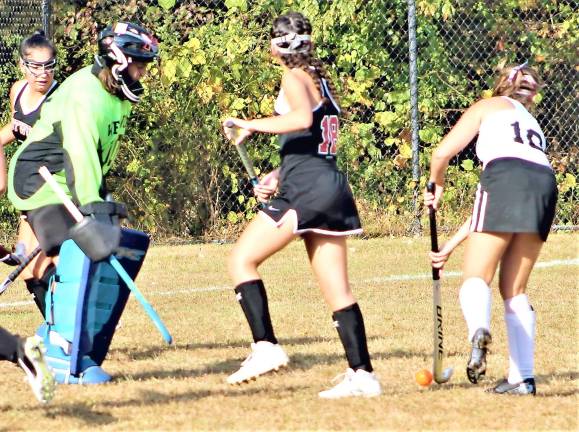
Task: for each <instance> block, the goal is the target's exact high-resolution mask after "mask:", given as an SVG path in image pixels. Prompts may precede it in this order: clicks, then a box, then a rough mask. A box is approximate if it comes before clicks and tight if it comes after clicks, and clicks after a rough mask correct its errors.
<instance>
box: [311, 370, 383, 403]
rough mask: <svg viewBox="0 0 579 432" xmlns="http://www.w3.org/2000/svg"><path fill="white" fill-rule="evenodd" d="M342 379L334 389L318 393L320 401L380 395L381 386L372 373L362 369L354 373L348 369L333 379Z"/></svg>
mask: <svg viewBox="0 0 579 432" xmlns="http://www.w3.org/2000/svg"><path fill="white" fill-rule="evenodd" d="M342 377H344V379H343V380H342V381H341V382H339V383H338V384H337V385H336V386H335V387H332V388H331V389H329V390H324V391H322V392H320V393H318V396H320V397H321V398H322V399H339V398H343V397H351V396H363V397H374V396H379V395H381V394H382V386H380V382H379V381H378V379H377V378H376V375H374V373H373V372H366V371H365V370H363V369H358V370H357V371H354V370H353V369H350V368H348V370H347V371H346V373H344V374H341V375H338V376H337V377H336V378H334V380H333V381H335V380H336V379H340V378H342Z"/></svg>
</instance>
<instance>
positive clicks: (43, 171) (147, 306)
mask: <svg viewBox="0 0 579 432" xmlns="http://www.w3.org/2000/svg"><path fill="white" fill-rule="evenodd" d="M38 172H39V174H40V175H41V176H42V178H43V179H44V180H45V181H46V183H47V184H48V185H49V186H50V188H51V189H52V190H53V191H54V193H56V195H58V197H59V198H60V200H61V201H62V203H63V204H64V206H65V207H66V209H67V210H68V212H69V213H70V215H71V216H72V217H73V219H74V220H75V221H76V222H77V223H78V222H81V221H82V220H83V218H84V215H83V214H82V213H81V212H80V210H79V209H78V208H77V207H76V206H75V205H74V203H73V202H72V200H71V199H70V198H69V197H68V196H67V195H66V193H65V192H64V191H63V190H62V188H61V187H60V185H59V184H58V183H57V182H56V180H55V179H54V177H52V174H50V171H48V169H47V168H46V167H45V166H43V167H40V169H39V170H38ZM109 263H110V264H111V266H113V268H114V269H115V270H116V272H117V273H118V275H119V276H120V277H121V279H122V280H123V281H124V282H125V284H126V285H127V287H128V288H129V289H130V290H131V292H132V293H133V294H134V296H135V297H136V299H137V300H138V301H139V303H140V304H141V306H142V307H143V309H144V310H145V312H146V313H147V315H148V316H149V318H150V319H151V321H153V324H155V326H156V327H157V329H158V330H159V332H160V333H161V336H163V339H164V340H165V342H167V343H168V344H171V343H172V342H173V337H172V336H171V334H170V333H169V330H168V329H167V326H165V324H164V323H163V321H162V320H161V317H160V316H159V314H158V313H157V311H155V309H154V308H153V306H151V303H149V302H148V301H147V299H146V298H145V296H143V294H142V293H141V291H140V290H139V289H138V288H137V286H136V285H135V282H134V281H133V279H131V277H130V276H129V275H128V273H127V272H126V271H125V269H124V268H123V266H122V265H121V263H120V262H119V260H117V258H116V257H115V256H114V255H110V256H109Z"/></svg>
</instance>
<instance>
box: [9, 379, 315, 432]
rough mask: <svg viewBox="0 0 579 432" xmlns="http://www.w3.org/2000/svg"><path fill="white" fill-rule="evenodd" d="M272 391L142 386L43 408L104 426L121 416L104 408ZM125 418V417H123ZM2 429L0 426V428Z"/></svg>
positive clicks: (55, 415)
mask: <svg viewBox="0 0 579 432" xmlns="http://www.w3.org/2000/svg"><path fill="white" fill-rule="evenodd" d="M306 388H307V387H306V386H289V387H283V388H279V389H276V396H278V397H279V396H280V395H282V396H283V395H286V394H287V396H288V397H291V395H292V394H293V393H295V392H296V391H301V390H304V389H306ZM270 393H271V389H267V388H255V387H253V388H252V387H244V388H240V387H235V388H228V389H227V390H225V389H217V390H215V391H209V390H199V391H188V392H184V393H177V394H175V393H167V394H165V393H162V392H158V391H153V390H144V391H142V392H141V393H140V395H139V397H137V398H131V399H125V400H115V401H110V400H109V401H106V400H105V401H102V402H100V403H96V404H95V403H93V404H88V403H85V402H75V403H70V404H67V403H61V404H59V405H52V406H51V409H50V410H45V416H46V417H47V418H50V419H59V418H62V417H68V418H74V419H78V420H81V421H82V422H83V423H84V424H86V425H89V426H104V425H108V424H112V423H116V422H118V421H119V420H121V419H118V418H116V417H115V416H113V415H112V414H111V413H110V412H108V411H107V409H118V408H124V407H133V406H134V407H146V406H151V405H164V404H173V403H176V402H195V401H199V400H201V399H206V398H211V397H228V398H231V397H234V398H235V397H253V396H267V395H268V394H270ZM122 420H126V419H122ZM0 430H1V429H0Z"/></svg>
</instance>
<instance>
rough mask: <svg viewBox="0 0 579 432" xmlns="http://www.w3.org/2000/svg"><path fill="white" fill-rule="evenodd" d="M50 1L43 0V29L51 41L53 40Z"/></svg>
mask: <svg viewBox="0 0 579 432" xmlns="http://www.w3.org/2000/svg"><path fill="white" fill-rule="evenodd" d="M50 6H51V5H50V0H42V28H43V30H44V33H46V36H47V37H48V38H49V39H52V26H51V12H52V11H51V8H50Z"/></svg>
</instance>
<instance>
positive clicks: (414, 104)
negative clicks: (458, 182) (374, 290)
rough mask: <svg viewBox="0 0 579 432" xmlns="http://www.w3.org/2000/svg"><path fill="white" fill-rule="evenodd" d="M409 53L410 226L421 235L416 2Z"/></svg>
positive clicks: (412, 0)
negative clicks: (411, 207) (412, 209)
mask: <svg viewBox="0 0 579 432" xmlns="http://www.w3.org/2000/svg"><path fill="white" fill-rule="evenodd" d="M408 53H409V62H408V68H409V75H410V121H411V126H410V127H411V131H412V138H411V139H412V182H413V183H414V190H413V197H412V204H413V206H414V218H413V220H412V222H411V225H410V233H411V234H414V235H419V234H420V233H421V232H422V225H421V223H420V214H421V208H422V206H421V200H420V199H419V194H420V146H419V137H418V130H419V128H420V125H419V120H418V84H417V75H418V68H417V62H418V49H417V46H416V3H415V0H408Z"/></svg>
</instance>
